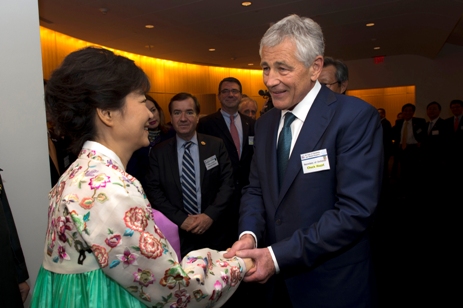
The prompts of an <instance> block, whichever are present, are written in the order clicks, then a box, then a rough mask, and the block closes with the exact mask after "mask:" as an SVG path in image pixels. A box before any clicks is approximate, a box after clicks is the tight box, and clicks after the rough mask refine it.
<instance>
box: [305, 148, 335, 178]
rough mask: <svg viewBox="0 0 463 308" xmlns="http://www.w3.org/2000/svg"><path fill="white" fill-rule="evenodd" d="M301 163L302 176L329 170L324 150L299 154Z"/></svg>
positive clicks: (326, 154)
mask: <svg viewBox="0 0 463 308" xmlns="http://www.w3.org/2000/svg"><path fill="white" fill-rule="evenodd" d="M301 163H302V170H303V171H304V174H306V173H312V172H318V171H323V170H329V169H330V162H329V160H328V153H327V151H326V149H322V150H318V151H313V152H310V153H305V154H301Z"/></svg>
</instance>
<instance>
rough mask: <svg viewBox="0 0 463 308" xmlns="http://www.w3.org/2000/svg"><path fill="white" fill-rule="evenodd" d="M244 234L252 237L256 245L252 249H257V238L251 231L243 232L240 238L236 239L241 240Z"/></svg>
mask: <svg viewBox="0 0 463 308" xmlns="http://www.w3.org/2000/svg"><path fill="white" fill-rule="evenodd" d="M245 234H251V235H252V237H253V238H254V243H256V246H255V247H254V248H257V237H256V235H255V234H254V232H251V231H244V232H242V233H241V234H240V236H239V237H238V238H241V237H242V236H243V235H245Z"/></svg>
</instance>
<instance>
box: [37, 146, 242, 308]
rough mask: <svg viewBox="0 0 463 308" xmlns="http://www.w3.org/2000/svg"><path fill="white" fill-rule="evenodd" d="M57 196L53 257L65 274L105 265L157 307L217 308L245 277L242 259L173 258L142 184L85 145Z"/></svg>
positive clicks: (205, 254) (49, 247) (209, 254)
mask: <svg viewBox="0 0 463 308" xmlns="http://www.w3.org/2000/svg"><path fill="white" fill-rule="evenodd" d="M113 154H114V153H113ZM49 198H50V205H49V208H48V217H49V220H48V221H49V224H48V227H47V233H46V243H45V247H46V251H45V258H46V259H48V260H49V261H50V262H47V264H49V265H48V266H55V267H56V269H57V271H58V272H59V269H60V268H61V269H63V271H64V272H72V271H73V268H79V270H83V271H82V272H84V271H92V270H95V269H96V268H101V269H102V270H103V272H105V273H106V274H108V275H110V276H111V278H112V279H114V281H116V282H117V283H119V284H120V285H121V286H122V287H123V288H125V289H126V290H128V291H129V292H131V293H132V294H133V295H134V296H135V297H137V298H138V299H140V300H141V301H143V303H145V304H146V305H147V306H149V307H156V308H160V307H166V308H167V307H170V308H188V307H189V306H191V305H192V304H193V303H192V301H193V302H194V303H196V302H201V301H205V302H207V303H204V304H201V306H204V307H212V306H213V305H214V303H215V302H217V301H218V300H220V299H222V300H223V297H225V296H226V295H225V294H226V292H227V291H228V290H229V289H230V288H232V286H237V285H238V283H239V281H240V280H241V279H242V275H243V273H242V269H241V263H240V262H241V261H240V262H238V259H237V258H233V259H230V260H229V259H224V258H223V257H222V254H221V253H219V252H216V251H211V250H208V249H204V250H198V251H194V252H192V254H191V255H189V256H187V258H185V259H184V260H183V261H179V260H178V259H176V258H175V257H173V256H174V255H175V254H174V253H171V252H170V251H169V249H171V247H170V245H169V243H168V242H167V239H166V237H165V235H164V233H163V230H161V229H160V228H159V227H158V226H156V224H155V223H154V222H153V217H152V208H151V206H150V204H149V201H148V200H147V198H146V195H145V194H144V192H143V189H142V187H141V185H140V183H139V181H138V180H137V179H136V178H134V177H133V176H131V175H130V174H128V173H126V172H125V171H124V167H123V166H122V165H120V162H119V160H118V159H115V158H114V157H113V156H111V157H110V155H105V154H103V153H100V152H99V151H96V150H94V149H87V148H84V149H83V150H82V151H81V153H80V155H79V158H78V159H77V160H76V161H75V162H74V163H73V164H72V165H71V166H70V167H69V169H68V170H67V171H66V172H65V173H64V174H63V176H62V177H61V178H60V180H59V182H58V184H57V185H56V186H55V187H54V188H53V189H52V190H51V191H50V193H49ZM95 260H96V262H98V265H99V267H98V266H97V265H96V264H95V263H96V262H95ZM50 264H52V265H50ZM68 265H71V267H69V268H68V267H66V266H68ZM76 266H77V267H76ZM95 266H97V267H96V268H95ZM212 286H213V288H211V287H212ZM208 290H212V291H208ZM228 294H230V293H228Z"/></svg>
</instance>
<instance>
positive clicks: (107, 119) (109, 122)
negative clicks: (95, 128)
mask: <svg viewBox="0 0 463 308" xmlns="http://www.w3.org/2000/svg"><path fill="white" fill-rule="evenodd" d="M96 114H97V117H98V119H100V121H101V122H102V123H103V124H104V125H106V126H113V125H114V112H113V111H111V110H103V109H100V108H97V109H96Z"/></svg>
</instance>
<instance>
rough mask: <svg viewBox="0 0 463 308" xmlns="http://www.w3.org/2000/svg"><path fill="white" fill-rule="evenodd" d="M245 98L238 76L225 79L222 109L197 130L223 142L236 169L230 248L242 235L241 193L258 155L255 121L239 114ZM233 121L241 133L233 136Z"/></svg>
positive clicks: (221, 87)
mask: <svg viewBox="0 0 463 308" xmlns="http://www.w3.org/2000/svg"><path fill="white" fill-rule="evenodd" d="M241 96H242V87H241V82H240V81H239V80H238V79H236V78H234V77H227V78H224V79H223V80H222V81H220V83H219V93H218V98H219V101H220V105H221V108H220V110H219V111H217V112H215V113H213V114H210V115H208V116H205V117H203V118H201V119H200V120H199V123H198V128H197V131H198V133H202V134H207V135H211V136H215V137H217V138H220V139H222V141H223V142H224V143H225V147H226V148H227V152H228V157H229V158H230V161H231V164H232V167H233V178H234V184H235V190H234V193H233V198H232V201H231V206H230V207H229V209H228V213H227V214H228V215H227V216H229V219H228V221H227V222H226V223H227V229H228V230H229V231H228V232H227V235H229V239H230V245H232V244H233V242H234V241H235V240H236V238H237V236H238V219H239V204H240V199H241V191H242V189H243V187H244V186H246V185H247V184H248V183H249V169H250V166H251V159H252V155H253V154H254V149H253V145H254V126H255V120H253V119H252V118H250V117H248V116H246V115H244V114H242V113H240V112H238V106H239V103H240V100H241ZM231 119H233V122H234V123H233V125H234V127H235V128H236V133H237V134H234V133H233V130H234V128H233V125H232V122H231ZM234 136H235V137H234Z"/></svg>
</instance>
